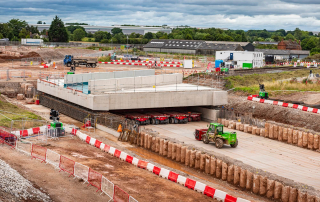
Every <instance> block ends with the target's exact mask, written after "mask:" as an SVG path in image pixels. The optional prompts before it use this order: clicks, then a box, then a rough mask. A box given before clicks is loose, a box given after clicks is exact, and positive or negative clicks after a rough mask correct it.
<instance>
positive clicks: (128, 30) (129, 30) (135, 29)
mask: <svg viewBox="0 0 320 202" xmlns="http://www.w3.org/2000/svg"><path fill="white" fill-rule="evenodd" d="M29 26H34V27H37V28H38V30H39V31H42V30H44V29H45V30H49V28H50V25H49V24H32V25H29ZM65 26H66V27H68V26H69V25H65ZM78 26H81V27H83V28H84V29H85V30H86V32H90V33H95V32H97V31H104V32H109V33H111V30H112V29H113V28H120V29H122V32H123V34H131V33H133V32H134V33H138V34H142V35H144V34H146V33H148V32H151V33H157V32H164V33H167V34H170V33H171V31H172V30H171V29H170V28H164V27H144V26H93V25H78Z"/></svg>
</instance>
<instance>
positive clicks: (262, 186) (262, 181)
mask: <svg viewBox="0 0 320 202" xmlns="http://www.w3.org/2000/svg"><path fill="white" fill-rule="evenodd" d="M266 193H267V177H263V176H261V177H260V190H259V194H260V195H261V196H264V195H265V194H266Z"/></svg>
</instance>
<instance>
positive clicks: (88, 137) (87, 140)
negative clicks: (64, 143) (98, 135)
mask: <svg viewBox="0 0 320 202" xmlns="http://www.w3.org/2000/svg"><path fill="white" fill-rule="evenodd" d="M90 140H91V137H90V136H87V138H86V143H88V144H89V142H90Z"/></svg>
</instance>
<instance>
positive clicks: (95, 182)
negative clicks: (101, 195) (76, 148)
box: [88, 168, 102, 192]
mask: <svg viewBox="0 0 320 202" xmlns="http://www.w3.org/2000/svg"><path fill="white" fill-rule="evenodd" d="M101 181H102V175H101V174H100V173H98V172H96V171H94V170H92V169H91V168H89V174H88V182H89V184H91V185H92V186H94V187H97V188H98V189H97V191H99V190H101ZM97 191H96V192H97Z"/></svg>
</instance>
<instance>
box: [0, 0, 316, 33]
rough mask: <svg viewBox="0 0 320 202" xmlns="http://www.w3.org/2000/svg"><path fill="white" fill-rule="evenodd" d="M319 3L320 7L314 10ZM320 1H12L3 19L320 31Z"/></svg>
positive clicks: (0, 13) (0, 11) (1, 10)
mask: <svg viewBox="0 0 320 202" xmlns="http://www.w3.org/2000/svg"><path fill="white" fill-rule="evenodd" d="M315 4H316V6H315ZM319 4H320V3H319V1H318V0H304V1H298V0H268V1H266V0H262V1H256V0H246V1H243V0H237V1H236V0H162V1H155V0H135V1H131V0H130V1H129V0H117V1H109V0H102V1H101V0H99V1H98V0H91V1H88V0H77V1H75V0H67V1H65V0H64V1H62V0H55V1H49V0H11V1H7V2H6V3H5V4H1V5H0V20H1V22H7V21H9V20H10V19H12V18H18V19H21V20H26V21H27V22H28V23H30V24H35V23H36V22H37V21H38V20H41V21H45V22H46V23H47V24H48V23H50V22H51V21H52V19H53V18H54V16H55V15H58V16H59V17H60V18H61V19H62V20H63V21H64V22H84V23H88V24H90V25H115V24H137V25H163V24H167V25H173V26H174V25H189V26H195V27H218V28H229V29H245V30H247V29H270V30H274V29H281V28H283V29H287V30H294V29H295V28H296V27H299V28H300V29H304V30H308V31H317V30H318V27H319V24H320V7H319V6H318V5H319Z"/></svg>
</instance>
